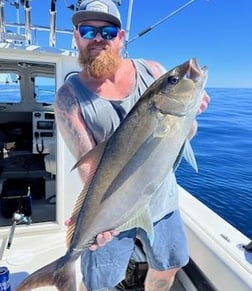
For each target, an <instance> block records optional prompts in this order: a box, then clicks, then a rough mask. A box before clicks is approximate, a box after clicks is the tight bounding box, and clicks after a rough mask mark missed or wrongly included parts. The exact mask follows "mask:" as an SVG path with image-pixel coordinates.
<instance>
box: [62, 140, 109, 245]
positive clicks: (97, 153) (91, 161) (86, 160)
mask: <svg viewBox="0 0 252 291" xmlns="http://www.w3.org/2000/svg"><path fill="white" fill-rule="evenodd" d="M105 145H106V142H103V143H101V144H99V145H98V146H96V147H94V148H93V149H92V150H90V151H89V152H88V153H87V154H85V155H83V156H82V157H81V158H80V160H79V161H78V162H77V163H76V164H75V165H74V167H73V168H72V170H73V169H75V168H77V167H79V166H81V165H84V164H86V169H85V172H86V173H87V176H86V179H85V180H86V182H85V184H84V187H83V189H82V191H81V193H80V195H79V197H78V199H77V201H76V203H75V206H74V209H73V212H72V215H71V219H70V223H69V225H68V228H67V233H66V244H67V247H69V246H70V243H71V240H72V238H73V234H74V231H75V226H76V222H77V218H78V215H79V212H80V209H81V206H82V204H83V201H84V199H85V197H86V194H87V192H88V189H89V186H90V184H91V182H92V180H93V177H94V175H95V172H96V169H97V167H98V165H99V162H100V160H101V157H102V154H103V151H104V148H105Z"/></svg>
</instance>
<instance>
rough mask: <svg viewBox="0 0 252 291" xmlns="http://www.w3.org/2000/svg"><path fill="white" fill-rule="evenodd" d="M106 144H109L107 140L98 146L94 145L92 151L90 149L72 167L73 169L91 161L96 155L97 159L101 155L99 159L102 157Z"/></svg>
mask: <svg viewBox="0 0 252 291" xmlns="http://www.w3.org/2000/svg"><path fill="white" fill-rule="evenodd" d="M106 144H107V142H106V141H104V142H102V143H100V144H98V145H97V146H96V147H94V148H93V149H91V150H90V151H88V152H87V153H86V154H84V155H83V156H82V157H81V158H80V159H79V161H78V162H77V163H76V164H75V165H74V166H73V167H72V169H71V171H73V170H74V169H76V168H78V167H79V166H81V165H82V164H85V163H89V162H90V161H92V159H93V157H94V156H95V157H96V159H97V157H99V160H100V158H101V157H102V154H103V152H104V149H105V146H106Z"/></svg>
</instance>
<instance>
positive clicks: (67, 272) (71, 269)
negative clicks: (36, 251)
mask: <svg viewBox="0 0 252 291" xmlns="http://www.w3.org/2000/svg"><path fill="white" fill-rule="evenodd" d="M44 286H55V287H57V289H58V290H60V291H69V290H72V291H76V290H77V287H76V281H75V262H69V263H66V262H65V257H61V258H59V259H58V260H56V261H54V262H52V263H50V264H48V265H46V266H44V267H42V268H41V269H39V270H37V271H35V272H34V273H32V274H31V275H29V276H28V277H27V278H25V279H24V280H23V281H22V282H21V283H20V284H19V285H18V287H17V288H16V291H29V290H33V289H36V288H39V287H44Z"/></svg>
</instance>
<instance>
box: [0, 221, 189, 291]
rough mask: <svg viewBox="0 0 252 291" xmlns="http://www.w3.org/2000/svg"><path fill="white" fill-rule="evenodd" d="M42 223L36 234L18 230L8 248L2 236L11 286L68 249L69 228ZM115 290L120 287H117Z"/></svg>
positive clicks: (178, 287)
mask: <svg viewBox="0 0 252 291" xmlns="http://www.w3.org/2000/svg"><path fill="white" fill-rule="evenodd" d="M40 227H41V231H40V232H39V231H37V232H36V234H33V235H30V234H28V233H27V234H22V235H21V234H18V230H17V231H16V234H15V236H14V239H13V243H12V246H11V248H10V249H6V243H7V237H6V236H1V237H0V245H1V249H0V260H1V265H3V266H7V267H8V268H9V270H10V280H11V290H15V288H16V286H17V285H18V284H19V283H20V282H21V281H22V280H23V279H24V278H25V277H26V276H28V274H30V273H32V272H33V271H35V270H37V269H38V268H40V267H42V266H44V265H46V264H48V263H49V262H51V261H53V260H54V259H57V258H58V257H60V256H62V255H63V254H64V253H65V250H66V247H65V231H63V230H62V231H53V227H52V228H51V229H49V228H50V227H48V224H45V225H44V226H43V225H42V226H40ZM46 228H48V232H47V234H46V235H45V231H46ZM79 265H80V264H79V262H78V261H77V263H76V266H77V272H76V278H77V282H80V280H81V274H80V269H79V267H78V266H79ZM36 290H40V291H43V290H44V291H50V290H56V288H54V287H48V286H47V287H42V288H38V289H36ZM113 290H119V289H116V288H114V289H113ZM111 291H112V290H111ZM172 291H185V289H184V288H183V286H182V284H181V282H180V280H179V279H177V280H176V282H175V284H174V286H173V288H172ZM187 291H188V290H187Z"/></svg>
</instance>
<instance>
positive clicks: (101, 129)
mask: <svg viewBox="0 0 252 291" xmlns="http://www.w3.org/2000/svg"><path fill="white" fill-rule="evenodd" d="M132 61H133V63H134V65H135V68H136V84H137V85H136V88H135V90H134V91H133V92H132V93H131V94H130V95H129V96H128V97H126V98H124V99H122V100H107V99H104V98H102V97H101V96H99V95H97V94H95V93H94V92H92V91H90V90H89V89H88V88H87V87H86V86H85V84H83V83H82V82H81V80H80V79H79V77H78V75H73V76H71V77H70V78H69V79H68V80H67V81H68V82H70V83H71V85H72V87H73V88H74V90H75V92H76V93H77V94H76V95H77V99H78V101H79V103H80V107H81V111H82V114H83V118H84V120H85V124H86V125H87V127H88V129H89V130H90V132H91V133H92V134H93V138H94V140H95V142H96V143H97V144H98V143H101V142H103V141H104V140H107V139H108V138H109V137H110V136H111V135H112V134H113V133H114V131H115V130H116V129H117V127H118V126H119V125H120V123H121V121H122V120H123V119H124V118H125V117H126V115H127V114H128V113H129V111H130V110H131V108H132V107H133V106H134V104H135V103H136V102H137V100H138V99H139V98H140V96H141V95H142V94H143V93H144V91H145V90H146V89H147V87H149V86H150V84H151V83H152V82H153V81H154V80H155V77H154V76H153V73H152V72H151V69H150V68H149V66H148V65H147V64H146V62H144V60H141V59H136V60H132Z"/></svg>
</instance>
